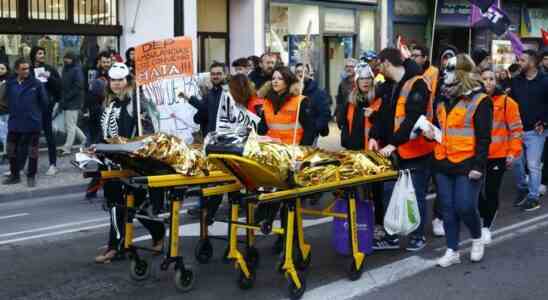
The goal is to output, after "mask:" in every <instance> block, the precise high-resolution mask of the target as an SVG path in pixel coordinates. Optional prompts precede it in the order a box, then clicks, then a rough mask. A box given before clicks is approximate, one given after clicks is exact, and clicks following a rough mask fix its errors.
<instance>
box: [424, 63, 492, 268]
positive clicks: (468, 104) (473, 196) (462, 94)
mask: <svg viewBox="0 0 548 300" xmlns="http://www.w3.org/2000/svg"><path fill="white" fill-rule="evenodd" d="M474 68H475V65H474V62H473V61H472V59H471V58H470V57H469V56H468V55H466V54H459V55H457V57H454V58H451V59H450V60H449V64H448V70H447V74H446V75H445V78H444V94H446V96H447V99H448V100H446V101H442V102H440V103H439V104H438V106H437V109H436V116H435V117H436V121H435V123H436V124H437V125H438V127H439V128H440V129H441V131H442V138H441V142H440V143H436V145H435V148H434V157H435V159H434V169H435V172H436V181H437V183H438V197H439V199H440V202H441V206H442V214H443V222H444V223H443V225H444V229H445V236H446V240H447V251H446V252H445V255H444V256H443V257H441V258H440V259H439V260H438V265H439V266H441V267H449V266H451V265H453V264H456V263H460V254H459V241H460V238H459V235H460V222H461V221H462V223H464V225H466V227H467V228H468V230H469V231H470V235H471V236H472V250H471V252H470V259H471V260H472V261H481V260H482V259H483V254H484V244H483V242H482V239H481V220H480V216H479V212H478V197H479V193H480V190H481V186H482V182H483V178H484V177H485V168H486V165H487V155H488V152H489V144H490V142H491V128H492V123H493V103H492V101H491V99H490V97H489V96H488V95H486V94H485V93H483V92H482V89H483V87H482V84H481V78H480V77H479V75H477V74H475V73H472V70H473V69H474ZM425 134H426V135H427V136H430V137H432V133H431V132H428V133H426V132H425Z"/></svg>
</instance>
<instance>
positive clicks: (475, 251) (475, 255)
mask: <svg viewBox="0 0 548 300" xmlns="http://www.w3.org/2000/svg"><path fill="white" fill-rule="evenodd" d="M484 253H485V245H484V244H483V239H481V238H479V239H473V240H472V250H470V260H471V261H473V262H479V261H481V260H482V259H483V254H484Z"/></svg>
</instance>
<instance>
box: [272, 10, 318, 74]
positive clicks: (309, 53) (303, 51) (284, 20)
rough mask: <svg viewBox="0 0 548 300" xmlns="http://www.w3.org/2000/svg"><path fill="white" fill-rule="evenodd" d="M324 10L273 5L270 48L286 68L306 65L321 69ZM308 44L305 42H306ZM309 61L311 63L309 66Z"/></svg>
mask: <svg viewBox="0 0 548 300" xmlns="http://www.w3.org/2000/svg"><path fill="white" fill-rule="evenodd" d="M319 33H320V9H319V7H318V6H311V5H299V4H282V3H272V4H271V6H270V31H269V32H268V33H267V36H266V44H267V47H268V49H269V51H270V52H273V53H276V54H279V56H280V57H281V59H282V61H283V62H284V63H285V64H295V63H297V62H305V63H311V64H315V65H316V66H313V67H314V69H315V70H317V69H318V67H319V66H317V64H319V57H318V55H319V52H318V51H319V45H320V38H319ZM306 40H307V41H308V42H304V41H306ZM306 61H309V62H306Z"/></svg>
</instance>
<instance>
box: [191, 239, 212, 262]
mask: <svg viewBox="0 0 548 300" xmlns="http://www.w3.org/2000/svg"><path fill="white" fill-rule="evenodd" d="M194 255H195V256H196V260H197V261H198V262H199V263H201V264H207V263H208V262H209V260H210V259H211V257H212V256H213V246H212V245H211V241H210V240H200V241H199V242H198V244H197V245H196V248H195V249H194Z"/></svg>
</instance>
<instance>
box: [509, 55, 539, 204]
mask: <svg viewBox="0 0 548 300" xmlns="http://www.w3.org/2000/svg"><path fill="white" fill-rule="evenodd" d="M519 64H520V66H521V74H520V75H519V76H517V77H515V78H513V79H512V82H511V91H510V96H511V97H512V98H513V99H514V100H516V101H517V102H518V104H519V113H520V115H521V120H522V122H523V130H524V134H523V145H524V149H525V151H523V152H522V154H521V156H520V157H519V158H518V159H517V160H516V161H515V163H514V165H513V167H512V171H513V173H514V177H515V179H516V184H517V187H518V190H519V193H518V196H517V198H516V200H515V201H514V205H515V206H517V207H521V208H522V209H523V210H524V211H532V210H536V209H538V208H539V207H540V202H539V197H540V192H539V188H540V184H541V176H542V174H541V167H540V165H541V157H542V151H543V149H544V143H545V141H546V132H545V128H546V126H547V125H548V104H547V102H546V93H547V92H548V77H546V76H543V75H542V74H541V73H540V71H539V69H538V57H537V54H536V52H535V51H533V50H525V51H524V52H523V54H522V55H521V56H520V57H519ZM526 167H527V169H528V170H529V180H528V181H527V179H526V173H525V168H526Z"/></svg>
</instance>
